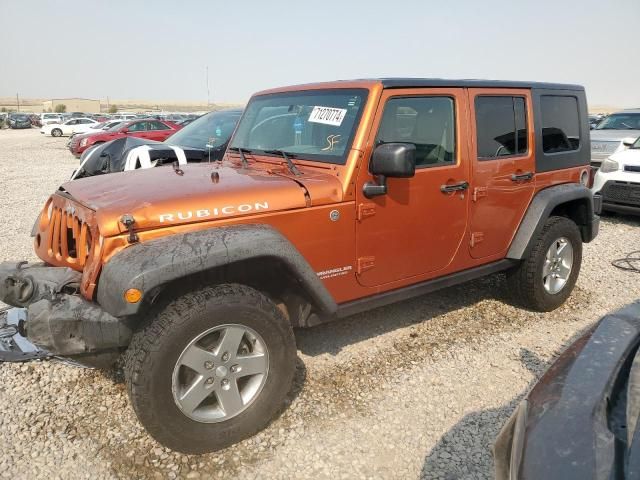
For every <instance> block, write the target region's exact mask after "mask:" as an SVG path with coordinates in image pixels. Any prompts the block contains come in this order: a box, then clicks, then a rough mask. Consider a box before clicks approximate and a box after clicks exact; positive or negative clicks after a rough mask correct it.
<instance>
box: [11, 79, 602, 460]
mask: <svg viewBox="0 0 640 480" xmlns="http://www.w3.org/2000/svg"><path fill="white" fill-rule="evenodd" d="M589 161H590V152H589V122H588V119H587V104H586V100H585V92H584V89H583V88H582V87H579V86H573V85H557V84H546V83H529V82H501V81H477V80H460V81H459V80H441V79H381V80H357V81H340V82H330V83H319V84H312V85H302V86H294V87H286V88H279V89H275V90H269V91H265V92H261V93H258V94H256V95H255V96H253V97H252V98H251V100H250V101H249V103H248V105H247V108H246V110H245V112H244V114H243V116H242V119H241V120H240V122H239V124H238V126H237V128H236V131H235V133H234V135H233V138H232V140H231V143H230V146H229V148H228V150H227V153H226V157H225V159H224V161H222V162H220V163H202V164H193V165H186V166H179V165H177V164H175V165H174V166H173V167H171V166H166V167H161V168H155V169H150V170H146V171H140V170H138V171H131V172H125V173H116V174H111V175H108V176H102V177H101V176H98V177H92V178H86V179H82V180H77V181H73V182H69V183H67V184H65V185H63V186H62V187H61V188H60V189H59V190H58V191H57V192H55V193H54V194H53V195H52V196H51V197H50V198H49V200H48V201H47V203H46V204H45V206H44V208H43V209H42V213H41V214H40V216H39V218H38V219H37V221H36V224H35V226H34V230H33V236H34V243H35V251H36V253H37V255H38V256H39V257H40V258H41V259H42V261H43V262H44V263H42V264H37V265H28V264H25V263H24V262H20V263H16V262H13V263H9V262H5V263H3V264H2V265H0V300H2V301H3V302H5V303H8V304H10V305H13V306H15V307H21V308H25V309H26V312H25V319H24V320H23V321H21V322H20V324H19V328H18V329H17V330H18V333H15V332H13V333H14V335H15V336H17V335H22V336H26V337H27V338H28V340H29V341H31V342H32V343H33V344H35V345H37V346H38V347H40V348H42V349H45V350H46V351H48V352H49V353H50V354H51V355H57V356H65V357H71V358H73V359H75V360H77V361H79V362H83V363H85V364H88V365H93V366H107V365H110V364H113V362H114V361H115V360H116V359H117V358H118V357H119V355H121V354H122V353H124V355H123V357H124V361H123V363H124V369H125V376H126V382H127V386H128V391H129V395H130V399H131V403H132V404H133V408H134V410H135V412H136V414H137V416H138V418H139V419H140V421H141V422H142V423H143V424H144V426H145V427H146V429H147V430H148V431H149V433H150V434H151V435H152V436H153V437H155V438H156V439H157V440H158V441H159V442H160V443H162V444H164V445H166V446H168V447H170V448H172V449H174V450H178V451H181V452H187V453H200V452H208V451H212V450H216V449H220V448H222V447H226V446H228V445H230V444H233V443H234V442H237V441H239V440H241V439H243V438H245V437H247V436H249V435H251V434H254V433H255V432H257V431H258V430H260V429H262V428H264V427H265V426H266V425H267V424H268V423H269V421H270V420H271V419H272V418H273V417H274V416H275V415H276V414H277V412H278V411H279V409H281V408H282V405H283V403H284V401H285V398H286V396H287V393H288V392H289V390H290V387H291V383H292V378H293V375H294V370H295V364H296V362H295V360H296V344H295V339H294V335H293V330H292V328H293V327H309V326H313V325H317V324H319V323H321V322H325V321H329V320H332V319H336V318H341V317H346V316H348V315H352V314H354V313H356V312H362V311H364V310H367V309H371V308H375V307H379V306H381V305H386V304H389V303H392V302H396V301H399V300H404V299H407V298H410V297H414V296H416V295H421V294H424V293H427V292H432V291H434V290H436V289H439V288H442V287H447V286H450V285H454V284H458V283H461V282H465V281H467V280H471V279H474V278H478V277H481V276H483V275H488V274H491V273H495V272H500V271H504V272H506V274H507V276H508V278H509V282H510V284H511V285H512V287H513V290H514V291H515V299H517V301H518V302H519V303H520V304H521V305H522V306H524V307H525V308H529V309H532V310H537V311H550V310H553V309H555V308H557V307H558V306H559V305H561V304H562V303H563V302H564V301H565V300H566V299H567V297H568V296H569V295H570V294H571V291H572V289H573V287H574V285H575V283H576V279H577V277H578V272H579V271H580V264H581V261H582V244H583V242H590V241H591V240H592V239H593V238H594V237H595V236H596V234H597V232H598V225H599V222H598V220H599V219H598V216H597V215H595V214H594V204H593V198H592V195H591V193H590V191H589V188H588V186H587V184H588V183H589V177H590V174H589ZM596 211H597V210H596Z"/></svg>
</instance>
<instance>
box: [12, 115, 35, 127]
mask: <svg viewBox="0 0 640 480" xmlns="http://www.w3.org/2000/svg"><path fill="white" fill-rule="evenodd" d="M7 123H8V125H9V128H15V129H17V128H31V126H32V125H31V117H30V116H29V115H28V114H26V113H10V114H9V116H8V118H7Z"/></svg>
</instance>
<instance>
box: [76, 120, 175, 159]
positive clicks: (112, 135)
mask: <svg viewBox="0 0 640 480" xmlns="http://www.w3.org/2000/svg"><path fill="white" fill-rule="evenodd" d="M181 128H182V127H181V126H180V125H177V124H175V123H173V122H168V121H165V120H156V119H153V118H150V119H141V120H132V121H129V122H122V123H119V124H118V125H115V126H113V127H112V128H110V129H109V130H106V131H104V132H96V133H87V134H84V135H75V136H74V137H73V138H72V140H71V142H69V150H70V151H71V153H73V154H74V155H75V156H76V157H80V155H82V152H84V151H85V150H86V149H88V148H89V147H92V146H93V145H98V144H99V143H105V142H110V141H111V140H115V139H117V138H123V137H128V136H131V137H138V138H146V139H148V140H155V141H158V142H164V141H165V140H166V139H167V138H169V137H170V136H171V135H173V134H174V133H176V132H177V131H178V130H180V129H181Z"/></svg>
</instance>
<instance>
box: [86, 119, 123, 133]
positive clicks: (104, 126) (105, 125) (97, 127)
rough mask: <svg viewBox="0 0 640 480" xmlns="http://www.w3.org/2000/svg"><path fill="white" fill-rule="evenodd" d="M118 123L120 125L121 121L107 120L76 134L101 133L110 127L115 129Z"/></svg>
mask: <svg viewBox="0 0 640 480" xmlns="http://www.w3.org/2000/svg"><path fill="white" fill-rule="evenodd" d="M119 123H122V120H107V121H106V122H100V123H96V124H95V125H91V126H90V127H89V128H88V129H87V130H86V131H84V132H76V133H96V132H102V131H104V130H109V129H110V128H111V127H115V126H116V125H118V124H119Z"/></svg>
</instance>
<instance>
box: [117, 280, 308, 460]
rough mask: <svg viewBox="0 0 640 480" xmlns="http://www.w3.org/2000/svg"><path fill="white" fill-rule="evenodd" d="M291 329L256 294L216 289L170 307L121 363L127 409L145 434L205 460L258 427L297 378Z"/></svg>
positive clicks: (240, 289)
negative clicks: (205, 455)
mask: <svg viewBox="0 0 640 480" xmlns="http://www.w3.org/2000/svg"><path fill="white" fill-rule="evenodd" d="M295 359H296V347H295V339H294V336H293V332H292V329H291V326H290V324H289V322H288V321H287V320H286V318H285V317H284V316H283V314H282V312H281V311H280V310H279V309H278V308H277V307H276V305H275V304H274V303H273V302H272V301H271V300H269V299H268V298H267V297H265V296H264V295H263V294H261V293H260V292H258V291H256V290H254V289H252V288H249V287H245V286H241V285H220V286H216V287H208V288H205V289H203V290H200V291H198V292H193V293H189V294H186V295H184V296H182V297H180V298H178V299H176V300H174V301H173V302H171V303H170V304H169V305H168V306H167V307H166V308H165V309H164V310H163V311H162V312H160V314H159V315H158V316H157V317H156V318H154V319H152V320H151V321H150V322H148V323H147V324H146V326H145V327H144V328H143V329H141V330H140V331H139V332H137V333H136V334H135V335H134V337H133V339H132V341H131V344H130V346H129V349H128V350H127V354H126V357H125V376H126V380H127V386H128V390H129V397H130V399H131V403H132V404H133V408H134V410H135V412H136V414H137V416H138V418H139V419H140V421H141V422H142V424H143V425H144V426H145V428H146V429H147V431H148V432H149V433H150V434H151V435H152V436H153V437H154V438H155V439H156V440H158V441H159V442H160V443H162V444H163V445H165V446H167V447H169V448H171V449H173V450H177V451H180V452H183V453H205V452H210V451H214V450H218V449H221V448H224V447H227V446H229V445H232V444H233V443H236V442H238V441H240V440H242V439H244V438H246V437H248V436H250V435H252V434H254V433H256V432H257V431H259V430H261V429H262V428H264V427H265V426H266V425H267V424H268V423H269V422H270V421H271V419H272V418H273V417H274V416H275V414H276V413H277V412H278V411H279V410H280V409H281V407H282V405H283V403H284V400H285V398H286V395H287V393H288V392H289V390H290V387H291V384H292V380H293V374H294V372H295Z"/></svg>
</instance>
